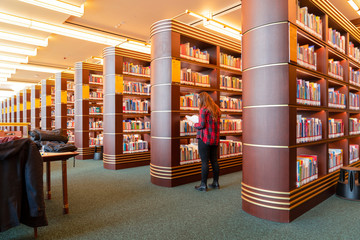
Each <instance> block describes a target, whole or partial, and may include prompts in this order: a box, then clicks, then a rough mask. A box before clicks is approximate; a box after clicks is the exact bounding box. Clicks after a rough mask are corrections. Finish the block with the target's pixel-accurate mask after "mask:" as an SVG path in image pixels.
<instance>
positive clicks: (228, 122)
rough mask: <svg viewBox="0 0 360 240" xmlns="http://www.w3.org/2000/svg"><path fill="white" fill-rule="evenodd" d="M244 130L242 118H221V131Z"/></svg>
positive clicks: (238, 131)
mask: <svg viewBox="0 0 360 240" xmlns="http://www.w3.org/2000/svg"><path fill="white" fill-rule="evenodd" d="M240 132H242V119H225V118H221V119H220V133H240Z"/></svg>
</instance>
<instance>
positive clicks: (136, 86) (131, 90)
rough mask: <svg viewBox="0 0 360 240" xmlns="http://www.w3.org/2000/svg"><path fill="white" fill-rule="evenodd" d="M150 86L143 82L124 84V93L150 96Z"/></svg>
mask: <svg viewBox="0 0 360 240" xmlns="http://www.w3.org/2000/svg"><path fill="white" fill-rule="evenodd" d="M150 86H151V85H150V84H147V83H141V82H124V93H127V94H139V95H150V93H151V92H150V89H151V88H150Z"/></svg>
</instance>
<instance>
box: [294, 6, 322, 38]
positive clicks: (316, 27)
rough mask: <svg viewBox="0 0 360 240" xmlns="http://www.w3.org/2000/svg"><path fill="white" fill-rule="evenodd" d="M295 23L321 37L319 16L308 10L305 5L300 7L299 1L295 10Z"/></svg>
mask: <svg viewBox="0 0 360 240" xmlns="http://www.w3.org/2000/svg"><path fill="white" fill-rule="evenodd" d="M296 16H297V17H296V23H297V24H298V25H299V26H300V27H302V28H303V29H305V30H306V31H308V32H310V33H311V34H313V35H315V36H317V37H318V38H320V39H322V21H321V18H320V17H319V16H316V15H314V14H312V13H309V12H308V8H307V7H302V8H300V3H299V1H298V5H297V11H296Z"/></svg>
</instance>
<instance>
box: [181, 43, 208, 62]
mask: <svg viewBox="0 0 360 240" xmlns="http://www.w3.org/2000/svg"><path fill="white" fill-rule="evenodd" d="M180 56H181V57H183V58H187V59H190V60H193V61H198V62H202V63H207V64H208V63H209V60H210V55H209V53H208V52H207V51H201V50H200V49H199V48H196V46H190V43H184V44H180Z"/></svg>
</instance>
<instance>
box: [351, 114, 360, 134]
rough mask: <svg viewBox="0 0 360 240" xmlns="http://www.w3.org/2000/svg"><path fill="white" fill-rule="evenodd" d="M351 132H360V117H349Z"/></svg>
mask: <svg viewBox="0 0 360 240" xmlns="http://www.w3.org/2000/svg"><path fill="white" fill-rule="evenodd" d="M349 134H350V135H357V134H360V119H358V118H349Z"/></svg>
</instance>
